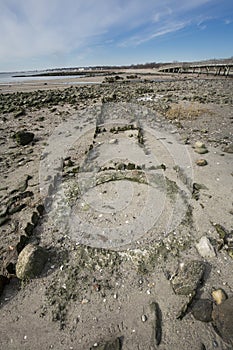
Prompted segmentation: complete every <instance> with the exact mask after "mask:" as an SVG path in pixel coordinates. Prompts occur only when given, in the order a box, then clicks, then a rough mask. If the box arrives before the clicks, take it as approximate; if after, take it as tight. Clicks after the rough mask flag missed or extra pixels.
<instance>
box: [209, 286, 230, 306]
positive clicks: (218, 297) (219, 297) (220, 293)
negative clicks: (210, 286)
mask: <svg viewBox="0 0 233 350" xmlns="http://www.w3.org/2000/svg"><path fill="white" fill-rule="evenodd" d="M212 297H213V299H214V301H215V302H216V304H217V305H220V304H221V303H222V302H223V301H224V300H226V299H227V295H226V293H225V292H224V290H222V289H217V290H214V291H213V292H212Z"/></svg>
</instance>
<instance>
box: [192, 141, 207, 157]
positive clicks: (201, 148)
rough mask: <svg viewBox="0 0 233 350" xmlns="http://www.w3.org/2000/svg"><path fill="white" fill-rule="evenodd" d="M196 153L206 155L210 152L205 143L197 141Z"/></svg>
mask: <svg viewBox="0 0 233 350" xmlns="http://www.w3.org/2000/svg"><path fill="white" fill-rule="evenodd" d="M194 150H195V152H197V153H199V154H205V153H208V150H207V148H206V146H205V144H204V143H203V142H200V141H197V142H196V143H195V149H194Z"/></svg>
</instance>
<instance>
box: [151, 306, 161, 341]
mask: <svg viewBox="0 0 233 350" xmlns="http://www.w3.org/2000/svg"><path fill="white" fill-rule="evenodd" d="M150 309H151V312H152V314H153V316H152V317H153V319H154V321H153V326H152V327H153V340H154V342H155V345H156V346H158V345H159V344H160V343H161V340H162V313H161V310H160V307H159V304H158V303H155V302H153V303H152V304H151V305H150Z"/></svg>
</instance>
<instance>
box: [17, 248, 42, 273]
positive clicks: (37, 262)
mask: <svg viewBox="0 0 233 350" xmlns="http://www.w3.org/2000/svg"><path fill="white" fill-rule="evenodd" d="M47 259H48V253H47V251H46V250H45V249H44V248H42V247H40V246H37V245H34V244H28V245H27V246H26V247H25V248H24V249H23V250H22V251H21V252H20V254H19V256H18V261H17V263H16V276H17V277H18V278H19V279H22V280H24V279H29V278H33V277H36V276H38V275H39V274H40V273H41V271H42V270H43V268H44V265H45V263H46V261H47Z"/></svg>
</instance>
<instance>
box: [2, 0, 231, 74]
mask: <svg viewBox="0 0 233 350" xmlns="http://www.w3.org/2000/svg"><path fill="white" fill-rule="evenodd" d="M0 33H1V35H0V71H16V70H30V69H46V68H54V67H74V66H88V65H121V64H136V63H145V62H167V61H169V62H172V61H194V60H201V59H208V58H228V57H232V56H233V0H65V1H64V0H0Z"/></svg>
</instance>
